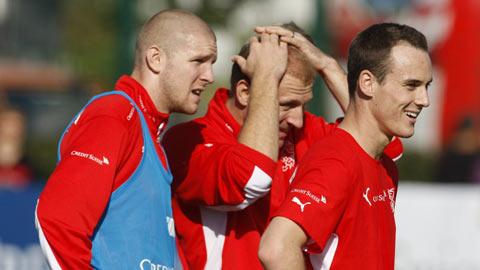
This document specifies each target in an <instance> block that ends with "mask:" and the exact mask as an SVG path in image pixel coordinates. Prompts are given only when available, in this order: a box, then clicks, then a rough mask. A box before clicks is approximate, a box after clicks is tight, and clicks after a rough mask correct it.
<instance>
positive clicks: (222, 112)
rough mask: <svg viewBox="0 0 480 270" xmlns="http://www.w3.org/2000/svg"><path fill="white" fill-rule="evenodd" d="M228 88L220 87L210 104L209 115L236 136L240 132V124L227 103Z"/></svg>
mask: <svg viewBox="0 0 480 270" xmlns="http://www.w3.org/2000/svg"><path fill="white" fill-rule="evenodd" d="M228 91H229V90H228V89H226V88H219V89H218V90H217V92H215V95H214V96H213V98H212V100H211V101H210V104H209V105H208V111H207V116H208V118H211V119H214V121H215V122H216V123H217V124H219V125H220V126H223V128H225V129H226V130H227V131H229V132H231V133H232V134H233V136H234V137H237V136H238V133H240V124H238V122H237V121H236V120H235V118H233V115H232V114H231V113H230V111H229V110H228V109H227V106H226V105H225V104H226V102H227V100H228Z"/></svg>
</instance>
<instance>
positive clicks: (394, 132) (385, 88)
mask: <svg viewBox="0 0 480 270" xmlns="http://www.w3.org/2000/svg"><path fill="white" fill-rule="evenodd" d="M431 81H432V65H431V61H430V57H429V55H428V48H427V41H426V39H425V36H424V35H423V34H422V33H420V32H418V31H417V30H415V29H413V28H411V27H409V26H406V25H398V24H393V23H383V24H377V25H373V26H371V27H369V28H367V29H366V30H364V31H363V32H361V33H360V34H358V36H357V37H356V38H355V39H354V40H353V42H352V44H351V46H350V49H349V58H348V84H349V93H350V99H351V101H350V104H349V106H348V109H347V111H346V114H345V119H344V120H343V121H342V123H340V124H339V126H338V129H336V130H335V131H334V132H332V133H331V134H330V135H329V136H327V137H325V138H324V139H323V140H321V141H319V142H318V143H316V144H314V145H313V146H312V147H311V148H310V149H309V151H308V152H307V153H306V154H305V157H304V162H303V163H301V164H300V166H299V169H298V172H297V174H296V177H295V179H294V182H293V186H292V189H291V190H290V192H289V194H288V195H287V197H286V199H285V201H284V203H283V204H282V206H281V207H280V209H279V210H278V211H277V213H275V214H274V216H275V217H274V218H273V220H272V221H271V223H270V225H269V227H268V228H267V230H266V231H265V234H264V235H263V237H262V241H261V243H260V250H259V257H260V260H261V261H262V263H263V265H264V267H265V268H266V269H305V268H307V267H309V266H311V267H313V268H314V269H378V270H380V269H382V270H385V269H394V258H395V219H394V209H395V198H396V193H397V183H398V175H397V170H396V166H395V164H394V163H393V161H392V160H391V159H390V158H389V157H388V156H387V155H385V154H384V150H385V147H386V146H387V145H388V144H389V143H390V141H391V140H392V138H393V137H394V136H398V137H402V138H408V137H411V136H412V135H413V133H414V126H415V123H416V119H417V117H418V115H419V114H420V112H421V111H422V109H423V108H425V107H428V106H429V99H428V93H427V89H428V86H429V85H430V83H431ZM305 260H306V261H305Z"/></svg>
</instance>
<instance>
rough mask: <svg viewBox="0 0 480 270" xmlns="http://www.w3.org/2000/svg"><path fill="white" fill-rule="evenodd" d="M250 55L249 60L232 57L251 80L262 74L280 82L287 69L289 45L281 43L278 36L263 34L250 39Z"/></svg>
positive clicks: (238, 56)
mask: <svg viewBox="0 0 480 270" xmlns="http://www.w3.org/2000/svg"><path fill="white" fill-rule="evenodd" d="M249 45H250V53H249V55H248V57H247V59H245V58H243V57H242V56H240V55H235V56H233V57H232V61H234V62H235V63H237V64H238V65H239V66H240V69H241V71H242V72H243V73H244V74H245V75H247V76H248V77H249V78H250V79H252V77H253V76H255V75H258V74H261V76H263V75H267V74H271V75H273V76H274V77H275V79H278V80H280V79H281V78H282V77H283V75H284V73H285V70H286V68H287V58H288V53H287V52H288V51H287V44H286V43H285V42H283V41H279V36H278V35H277V34H269V33H266V32H265V33H261V34H260V35H259V36H253V37H251V38H250V44H249Z"/></svg>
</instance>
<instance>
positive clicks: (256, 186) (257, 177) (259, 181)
mask: <svg viewBox="0 0 480 270" xmlns="http://www.w3.org/2000/svg"><path fill="white" fill-rule="evenodd" d="M271 185H272V177H270V176H269V175H268V174H267V173H266V172H264V171H263V170H262V169H260V168H259V167H257V166H255V167H254V168H253V172H252V175H251V176H250V179H248V181H247V184H246V185H245V187H244V188H243V190H244V191H245V197H246V199H245V200H244V201H243V202H242V203H241V204H238V205H220V206H211V207H209V208H211V209H214V210H217V211H225V212H228V211H240V210H243V209H245V208H247V207H248V206H249V205H251V204H252V203H254V202H255V201H257V200H258V199H260V198H262V197H263V196H265V195H266V194H267V193H268V192H269V191H270V186H271Z"/></svg>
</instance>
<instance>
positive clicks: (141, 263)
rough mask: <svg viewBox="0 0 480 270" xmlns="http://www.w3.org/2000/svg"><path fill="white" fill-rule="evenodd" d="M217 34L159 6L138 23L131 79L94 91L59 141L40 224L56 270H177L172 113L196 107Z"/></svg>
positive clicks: (209, 71) (38, 213)
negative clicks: (166, 141)
mask: <svg viewBox="0 0 480 270" xmlns="http://www.w3.org/2000/svg"><path fill="white" fill-rule="evenodd" d="M216 55H217V47H216V38H215V35H214V33H213V31H212V30H211V29H210V27H209V26H208V25H207V24H206V23H205V22H204V21H203V20H202V19H200V18H199V17H197V16H195V15H193V14H191V13H187V12H185V11H178V10H167V11H162V12H159V13H157V14H156V15H154V16H153V17H152V18H150V19H149V20H148V21H147V22H146V23H145V25H144V26H143V28H142V29H141V31H140V33H139V35H138V38H137V44H136V50H135V66H134V69H133V72H132V74H131V76H127V75H124V76H122V77H121V78H120V79H119V80H118V82H117V84H116V86H115V89H117V90H116V91H111V92H106V93H103V94H101V95H98V96H96V97H94V98H93V99H92V100H91V101H90V102H88V104H87V105H86V106H85V107H84V109H83V110H82V111H81V112H80V113H79V114H78V115H77V116H76V117H75V118H74V119H73V121H72V122H71V123H70V125H69V126H68V127H67V129H66V131H65V133H64V134H63V136H62V138H61V139H60V142H59V149H58V163H57V167H56V168H55V170H54V172H53V174H52V175H51V176H50V178H49V179H48V182H47V185H46V187H45V189H44V190H43V192H42V194H41V195H40V198H39V201H38V205H37V211H36V223H37V228H38V233H39V238H40V243H41V246H42V250H43V252H44V254H45V256H46V257H47V260H48V263H49V266H50V267H51V268H52V269H62V268H64V269H91V268H95V269H97V268H98V269H173V268H174V267H175V257H176V248H175V233H174V225H173V224H174V223H173V218H172V210H171V202H170V200H171V195H170V183H171V180H172V176H171V173H170V171H169V169H168V166H167V162H166V157H165V154H164V152H163V149H162V148H161V146H160V144H159V136H160V134H161V133H162V131H163V130H164V128H165V126H166V124H167V121H168V116H169V113H171V112H181V113H188V114H191V113H194V112H196V111H197V108H198V104H199V102H200V94H201V93H202V91H203V90H204V89H205V87H206V86H207V85H208V84H211V83H212V82H213V73H212V65H213V63H214V62H215V60H216Z"/></svg>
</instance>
